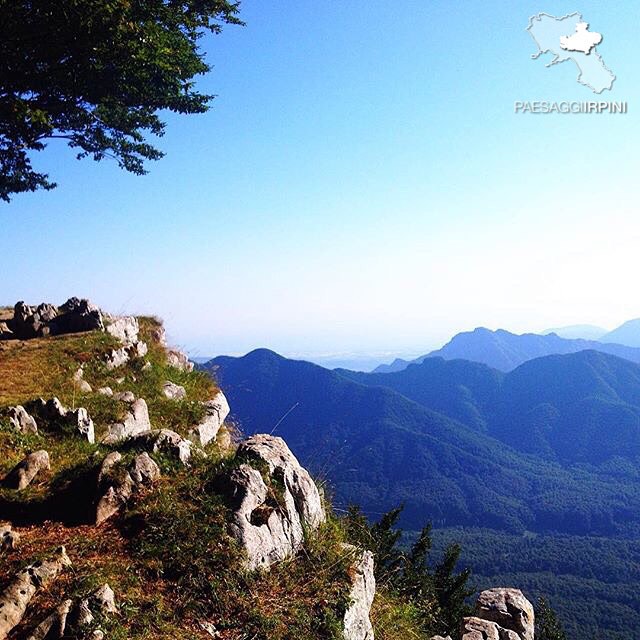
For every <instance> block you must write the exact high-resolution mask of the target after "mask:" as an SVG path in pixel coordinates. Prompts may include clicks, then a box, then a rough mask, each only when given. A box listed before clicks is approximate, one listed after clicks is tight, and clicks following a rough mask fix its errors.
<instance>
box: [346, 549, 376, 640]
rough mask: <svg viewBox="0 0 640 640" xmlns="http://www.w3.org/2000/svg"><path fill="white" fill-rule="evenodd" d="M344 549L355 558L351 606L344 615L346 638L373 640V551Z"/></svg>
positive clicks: (374, 591)
mask: <svg viewBox="0 0 640 640" xmlns="http://www.w3.org/2000/svg"><path fill="white" fill-rule="evenodd" d="M344 549H345V551H346V552H347V553H349V554H350V555H352V556H353V558H354V562H353V564H352V566H351V569H350V572H349V574H350V577H351V591H350V592H349V601H350V605H349V608H348V609H347V611H346V612H345V614H344V627H343V629H344V638H345V640H373V625H372V624H371V620H370V618H369V613H370V612H371V605H372V604H373V598H374V596H375V595H376V579H375V577H374V575H373V566H374V561H373V554H372V553H371V551H360V550H358V549H357V548H356V547H353V546H352V545H344Z"/></svg>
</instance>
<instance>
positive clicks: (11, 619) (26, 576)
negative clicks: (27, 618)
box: [0, 547, 71, 640]
mask: <svg viewBox="0 0 640 640" xmlns="http://www.w3.org/2000/svg"><path fill="white" fill-rule="evenodd" d="M69 566H71V560H69V556H67V553H66V551H65V548H64V547H60V548H59V549H58V550H57V551H56V552H55V554H54V555H53V556H52V557H51V558H48V559H46V560H42V561H40V560H39V561H38V562H34V563H33V564H31V565H29V566H28V567H26V568H25V569H23V570H22V571H20V572H19V573H18V574H16V576H15V577H14V578H13V580H12V581H11V582H10V583H9V586H8V587H7V588H6V589H5V590H4V592H3V593H2V594H1V595H0V640H5V638H6V637H7V635H8V634H9V633H10V632H11V630H12V629H14V628H15V627H16V626H17V625H18V624H19V623H20V621H21V620H22V618H23V617H24V614H25V612H26V610H27V607H28V606H29V603H30V602H31V600H32V598H33V596H34V595H35V594H36V592H37V591H38V590H39V589H40V588H42V587H45V586H46V585H47V584H48V583H49V582H51V581H52V580H54V579H55V578H56V577H57V576H58V574H59V573H60V572H61V571H62V570H63V569H64V568H65V567H69Z"/></svg>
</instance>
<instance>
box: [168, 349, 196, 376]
mask: <svg viewBox="0 0 640 640" xmlns="http://www.w3.org/2000/svg"><path fill="white" fill-rule="evenodd" d="M167 364H168V365H169V366H170V367H174V368H175V369H180V370H181V371H193V362H189V358H188V357H187V356H186V355H185V354H184V353H182V351H179V350H178V349H169V350H168V351H167Z"/></svg>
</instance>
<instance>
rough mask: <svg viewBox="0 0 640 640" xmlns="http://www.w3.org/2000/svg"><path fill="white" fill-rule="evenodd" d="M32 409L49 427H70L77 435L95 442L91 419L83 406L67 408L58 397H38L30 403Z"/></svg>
mask: <svg viewBox="0 0 640 640" xmlns="http://www.w3.org/2000/svg"><path fill="white" fill-rule="evenodd" d="M30 407H33V411H34V412H35V413H36V414H37V415H38V416H39V417H40V418H42V420H44V421H45V422H46V423H47V424H48V426H49V427H58V428H60V427H63V428H64V427H65V426H66V427H70V428H72V429H73V430H74V431H75V432H76V433H77V434H78V435H80V436H81V437H82V438H84V439H85V440H87V441H88V442H90V443H92V444H93V443H94V442H95V428H94V424H93V420H92V419H91V417H90V416H89V413H88V411H87V410H86V409H85V408H84V407H78V408H77V409H67V408H66V407H65V406H64V405H63V404H62V403H61V402H60V400H58V398H51V399H49V400H46V401H45V400H43V399H42V398H38V399H37V400H36V401H35V402H33V403H31V404H30Z"/></svg>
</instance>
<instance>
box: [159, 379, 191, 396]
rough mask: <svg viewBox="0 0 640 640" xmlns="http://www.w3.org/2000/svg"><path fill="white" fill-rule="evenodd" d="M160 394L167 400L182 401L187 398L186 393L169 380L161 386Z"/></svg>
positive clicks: (182, 388)
mask: <svg viewBox="0 0 640 640" xmlns="http://www.w3.org/2000/svg"><path fill="white" fill-rule="evenodd" d="M162 393H163V395H164V396H165V397H166V398H169V400H182V399H184V398H186V397H187V391H186V389H185V388H184V387H181V386H180V385H179V384H174V383H173V382H171V381H169V380H167V381H166V382H165V383H164V384H163V385H162Z"/></svg>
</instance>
